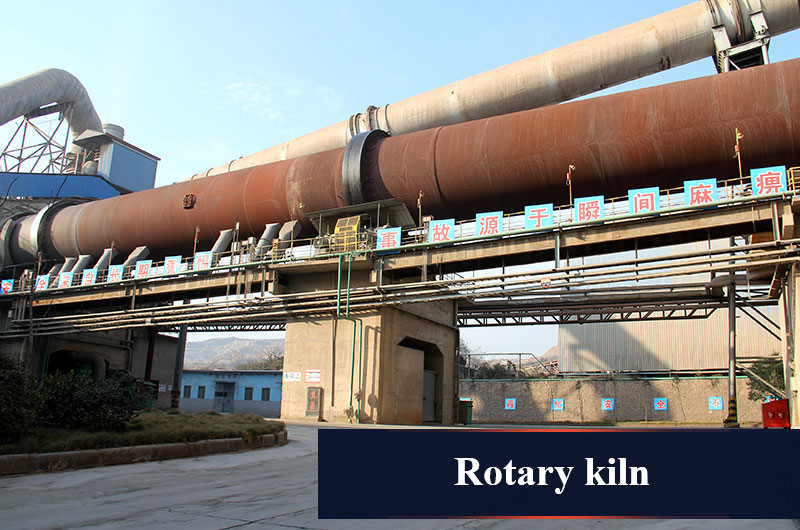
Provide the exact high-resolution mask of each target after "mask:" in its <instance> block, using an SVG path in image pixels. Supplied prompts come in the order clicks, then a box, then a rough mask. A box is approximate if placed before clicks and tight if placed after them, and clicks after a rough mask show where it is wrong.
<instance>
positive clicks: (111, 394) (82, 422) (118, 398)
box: [38, 372, 148, 431]
mask: <svg viewBox="0 0 800 530" xmlns="http://www.w3.org/2000/svg"><path fill="white" fill-rule="evenodd" d="M143 388H144V387H143V386H142V382H141V381H140V380H138V379H136V378H135V377H133V376H132V375H131V374H129V373H127V372H113V373H112V374H110V375H109V377H107V378H106V379H105V380H102V381H95V380H93V379H92V378H91V376H89V375H88V374H86V373H77V374H76V373H75V372H69V373H67V374H62V373H56V374H53V375H48V376H45V377H44V378H42V382H41V384H40V385H39V395H40V398H41V401H40V406H39V410H38V421H39V423H40V424H41V425H44V426H48V427H63V428H66V429H74V428H80V427H88V428H89V429H91V430H94V431H101V430H111V431H120V430H122V429H123V428H124V427H125V422H127V421H129V420H130V419H132V418H133V417H134V416H136V414H137V412H138V411H139V410H141V409H143V408H144V407H145V406H146V404H147V397H148V395H147V393H146V391H145V390H143Z"/></svg>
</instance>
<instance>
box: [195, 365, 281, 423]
mask: <svg viewBox="0 0 800 530" xmlns="http://www.w3.org/2000/svg"><path fill="white" fill-rule="evenodd" d="M281 376H282V373H281V371H280V370H246V371H242V370H234V371H231V370H184V371H183V379H182V381H181V386H180V388H181V393H182V394H181V410H183V411H185V412H198V411H202V410H214V411H217V412H243V413H245V414H258V415H259V416H264V417H266V418H279V417H280V415H281V380H282V377H281Z"/></svg>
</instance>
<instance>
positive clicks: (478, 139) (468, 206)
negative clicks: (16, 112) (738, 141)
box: [10, 59, 800, 262]
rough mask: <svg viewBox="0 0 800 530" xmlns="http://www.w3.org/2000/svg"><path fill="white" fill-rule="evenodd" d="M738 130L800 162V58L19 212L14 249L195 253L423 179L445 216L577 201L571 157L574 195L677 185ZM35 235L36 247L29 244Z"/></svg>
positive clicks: (751, 161) (758, 153) (430, 203)
mask: <svg viewBox="0 0 800 530" xmlns="http://www.w3.org/2000/svg"><path fill="white" fill-rule="evenodd" d="M737 127H738V128H739V129H740V130H741V131H742V132H743V134H744V137H745V140H744V142H745V144H744V147H743V161H744V163H745V164H746V165H747V166H749V167H759V166H766V165H776V164H787V165H790V164H793V165H798V164H800V136H798V135H797V134H796V131H798V130H800V59H796V60H793V61H787V62H783V63H776V64H772V65H767V66H761V67H756V68H750V69H746V70H742V71H738V72H732V73H727V74H721V75H715V76H711V77H705V78H700V79H694V80H690V81H684V82H681V83H673V84H670V85H663V86H658V87H654V88H648V89H643V90H637V91H633V92H627V93H622V94H615V95H611V96H604V97H600V98H595V99H589V100H582V101H575V102H571V103H565V104H563V105H557V106H551V107H547V108H542V109H536V110H529V111H523V112H518V113H514V114H507V115H503V116H497V117H493V118H487V119H483V120H478V121H472V122H469V123H463V124H458V125H450V126H446V127H438V128H434V129H429V130H425V131H419V132H415V133H409V134H406V135H403V136H395V137H386V136H385V135H383V134H377V133H364V134H367V135H369V136H368V137H359V138H357V139H356V140H357V141H354V142H352V143H351V145H349V146H348V147H347V149H344V148H343V149H336V150H330V151H326V152H322V153H316V154H312V155H308V156H303V157H299V158H295V159H292V160H285V161H280V162H275V163H272V164H267V165H261V166H257V167H253V168H249V169H240V170H238V171H232V172H230V173H228V174H225V175H217V176H213V177H208V178H204V179H197V180H190V181H184V182H180V183H177V184H173V185H171V186H166V187H163V188H157V189H153V190H146V191H140V192H137V193H132V194H129V195H124V196H120V197H114V198H111V199H106V200H102V201H96V202H90V203H86V204H80V205H74V206H67V207H63V208H62V209H60V210H59V211H55V212H54V211H52V209H51V210H49V211H48V212H46V215H45V214H43V215H40V216H39V218H38V219H35V218H31V219H30V220H22V222H21V223H20V224H19V226H20V227H21V228H24V229H19V230H16V231H13V232H12V235H11V241H10V247H11V249H12V253H13V255H14V256H15V260H18V262H19V261H24V260H25V256H24V254H26V253H27V254H30V256H29V257H28V258H29V260H30V261H33V260H34V259H35V256H34V255H32V253H31V251H30V250H27V249H31V248H33V247H38V248H40V249H42V250H43V251H44V252H45V253H46V255H47V256H49V257H59V256H61V257H68V256H78V255H81V254H91V255H95V256H99V255H100V254H101V253H102V252H103V250H104V249H105V248H108V247H109V246H110V245H111V243H112V241H113V242H114V248H115V249H117V250H118V251H119V252H120V253H121V254H127V253H128V252H130V251H131V250H132V249H134V248H136V247H137V246H140V245H147V246H148V248H149V249H150V250H151V251H152V252H153V253H154V254H156V255H162V256H163V255H164V254H165V253H167V252H184V253H185V252H191V248H192V242H193V240H194V237H195V228H196V227H199V236H200V241H201V245H203V246H206V247H207V246H208V245H210V244H211V243H213V241H214V239H215V238H216V236H217V235H218V234H219V232H220V231H221V230H225V229H229V228H231V227H233V226H235V225H236V223H239V227H240V237H242V238H246V237H250V236H257V235H259V234H261V232H262V231H263V230H264V226H265V225H266V224H268V223H282V222H285V221H289V220H291V219H300V220H306V214H307V213H310V212H314V211H319V210H324V209H329V208H335V207H340V206H345V205H347V199H346V196H347V195H350V196H358V197H360V198H363V200H366V201H371V200H377V199H384V198H388V197H395V198H397V199H399V200H400V201H402V202H404V203H405V204H406V205H407V206H408V207H409V209H410V210H411V211H415V210H416V208H415V206H416V200H417V196H418V193H419V191H420V190H422V191H424V192H425V199H424V205H423V206H424V211H425V213H426V214H433V215H435V216H436V217H438V218H443V217H444V218H446V217H451V216H455V217H460V218H467V217H469V216H472V215H474V214H475V213H478V212H481V211H491V210H499V209H503V210H504V211H507V212H513V211H520V210H522V208H523V207H524V206H525V205H526V204H537V203H547V202H554V203H562V204H563V203H566V202H567V201H568V197H567V191H568V190H567V187H566V186H564V180H563V175H564V171H565V170H566V168H567V167H568V165H569V164H574V165H576V166H577V167H578V171H577V172H576V173H575V176H574V178H573V190H574V192H575V193H576V195H577V196H589V195H594V194H605V195H606V196H614V195H621V194H624V193H625V192H626V190H628V189H632V188H638V187H645V186H655V185H658V186H660V187H662V188H667V187H672V186H679V185H681V184H682V182H683V181H684V180H688V179H694V178H703V177H720V178H721V177H725V176H730V175H734V174H737V173H738V169H737V165H736V160H735V159H733V158H732V157H731V154H732V152H733V145H734V142H735V138H734V130H735V129H736V128H737ZM354 148H357V149H358V151H359V152H360V153H361V154H360V160H357V161H356V162H355V163H354V162H353V161H352V159H353V156H352V151H353V149H354ZM345 160H348V163H347V164H346V165H347V166H348V168H350V169H348V171H345V172H344V173H345V175H346V176H345V177H343V163H344V161H345ZM353 168H356V169H355V170H353V171H351V169H353ZM345 179H347V183H346V184H345V182H344V180H345ZM346 187H347V189H348V190H349V192H348V193H347V194H346V192H345V188H346ZM187 196H193V201H192V205H191V207H189V208H187V207H186V204H187V202H186V201H185V198H186V197H187ZM306 223H307V220H306ZM307 226H308V224H307ZM33 233H35V234H38V237H39V238H40V239H39V240H38V241H37V244H35V245H31V244H30V243H29V242H26V241H24V238H25V237H28V235H29V234H33ZM31 237H32V236H31Z"/></svg>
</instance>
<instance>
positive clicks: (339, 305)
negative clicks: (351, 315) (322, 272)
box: [336, 254, 342, 317]
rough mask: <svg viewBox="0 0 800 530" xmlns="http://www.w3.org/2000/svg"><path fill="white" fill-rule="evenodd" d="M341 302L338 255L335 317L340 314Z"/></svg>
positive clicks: (340, 274) (340, 273) (340, 256)
mask: <svg viewBox="0 0 800 530" xmlns="http://www.w3.org/2000/svg"><path fill="white" fill-rule="evenodd" d="M341 302H342V255H341V254H339V267H338V272H337V277H336V316H337V317H338V316H339V315H340V314H341Z"/></svg>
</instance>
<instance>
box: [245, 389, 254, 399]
mask: <svg viewBox="0 0 800 530" xmlns="http://www.w3.org/2000/svg"><path fill="white" fill-rule="evenodd" d="M244 400H245V401H253V387H252V386H246V387H244Z"/></svg>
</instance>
